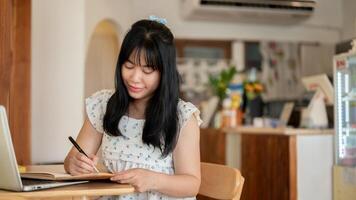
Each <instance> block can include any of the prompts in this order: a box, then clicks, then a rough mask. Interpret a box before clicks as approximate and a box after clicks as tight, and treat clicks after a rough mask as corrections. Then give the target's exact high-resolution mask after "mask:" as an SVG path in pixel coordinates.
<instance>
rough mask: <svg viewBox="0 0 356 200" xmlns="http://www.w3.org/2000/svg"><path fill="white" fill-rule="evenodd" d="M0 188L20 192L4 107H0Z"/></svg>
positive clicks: (18, 174) (20, 186) (19, 179)
mask: <svg viewBox="0 0 356 200" xmlns="http://www.w3.org/2000/svg"><path fill="white" fill-rule="evenodd" d="M0 177H1V178H0V188H1V189H7V190H15V191H22V182H21V178H20V173H19V171H18V167H17V161H16V156H15V152H14V147H13V145H12V140H11V134H10V128H9V123H8V120H7V115H6V110H5V107H4V106H2V105H0Z"/></svg>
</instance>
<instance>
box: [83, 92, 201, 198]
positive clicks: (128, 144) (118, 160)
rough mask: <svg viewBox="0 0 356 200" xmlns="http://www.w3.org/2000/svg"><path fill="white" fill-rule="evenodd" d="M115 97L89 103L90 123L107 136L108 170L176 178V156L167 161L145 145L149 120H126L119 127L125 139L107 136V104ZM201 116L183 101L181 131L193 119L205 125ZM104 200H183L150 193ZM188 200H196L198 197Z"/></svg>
mask: <svg viewBox="0 0 356 200" xmlns="http://www.w3.org/2000/svg"><path fill="white" fill-rule="evenodd" d="M113 93H114V91H113V90H101V91H98V92H96V93H94V94H93V95H92V96H90V97H88V98H87V99H86V112H87V115H88V118H89V121H90V122H91V124H92V125H93V127H94V128H95V129H96V130H97V131H98V132H100V133H103V134H104V135H103V140H102V144H101V148H102V160H103V164H104V165H105V166H106V168H107V170H108V171H110V172H117V171H122V170H127V169H131V168H143V169H149V170H152V171H156V172H161V173H165V174H174V165H173V157H172V153H170V154H169V155H168V156H166V157H165V158H161V151H160V150H159V149H158V148H154V147H153V146H152V145H151V146H148V145H146V144H144V143H143V141H142V130H143V126H144V123H145V120H143V119H134V118H130V117H128V116H123V117H122V118H121V120H120V122H119V125H118V128H119V130H120V132H121V133H122V136H117V137H115V136H110V135H108V134H107V133H105V132H104V130H103V117H104V114H105V111H106V105H107V102H108V100H109V98H110V97H111V96H112V94H113ZM199 114H200V112H199V110H198V109H197V108H196V107H195V106H194V105H193V104H191V103H189V102H184V101H183V100H179V103H178V118H179V126H180V127H183V126H184V125H185V123H186V121H187V120H188V119H189V118H190V117H191V116H192V115H193V116H195V117H196V119H197V120H198V123H199V125H200V124H201V122H202V121H201V119H200V117H199ZM102 199H120V200H135V199H140V200H141V199H142V200H166V199H167V200H170V199H172V200H173V199H179V198H173V197H169V196H166V195H164V194H161V193H159V192H156V191H148V192H143V193H133V194H127V195H120V196H116V197H115V196H111V197H103V198H102ZM181 199H183V198H181ZM184 199H195V197H191V198H184Z"/></svg>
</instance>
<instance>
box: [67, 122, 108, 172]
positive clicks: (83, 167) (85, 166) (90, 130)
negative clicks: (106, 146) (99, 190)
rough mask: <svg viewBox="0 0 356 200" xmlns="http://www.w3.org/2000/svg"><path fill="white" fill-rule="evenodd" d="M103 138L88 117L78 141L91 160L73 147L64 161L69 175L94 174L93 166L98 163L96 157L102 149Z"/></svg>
mask: <svg viewBox="0 0 356 200" xmlns="http://www.w3.org/2000/svg"><path fill="white" fill-rule="evenodd" d="M102 137H103V134H101V133H99V132H98V131H97V130H95V128H94V127H93V126H92V124H91V123H90V121H89V119H88V117H86V118H85V121H84V124H83V127H82V128H81V130H80V132H79V135H78V137H77V139H76V141H77V143H78V144H79V146H80V147H81V148H82V149H83V150H84V152H85V153H86V154H87V155H88V156H89V158H90V159H89V158H87V157H86V156H85V155H83V154H81V153H79V152H78V150H77V149H76V148H74V147H72V148H71V150H70V151H69V153H68V155H67V157H66V158H65V160H64V169H65V170H66V171H67V173H70V174H72V175H77V174H84V173H92V172H94V168H93V165H95V164H96V162H97V157H96V156H95V155H96V153H97V151H98V149H99V147H100V144H101V140H102Z"/></svg>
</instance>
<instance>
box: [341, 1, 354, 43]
mask: <svg viewBox="0 0 356 200" xmlns="http://www.w3.org/2000/svg"><path fill="white" fill-rule="evenodd" d="M355 10H356V1H355V0H343V11H344V12H343V26H342V38H341V39H342V40H348V39H351V38H355V37H356V12H355Z"/></svg>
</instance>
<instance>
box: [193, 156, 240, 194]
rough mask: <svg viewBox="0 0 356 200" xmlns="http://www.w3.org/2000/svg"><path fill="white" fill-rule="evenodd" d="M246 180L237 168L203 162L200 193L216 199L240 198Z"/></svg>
mask: <svg viewBox="0 0 356 200" xmlns="http://www.w3.org/2000/svg"><path fill="white" fill-rule="evenodd" d="M244 180H245V179H244V178H243V177H242V176H241V173H240V171H239V170H237V169H235V168H232V167H228V166H225V165H218V164H212V163H204V162H202V163H201V184H200V188H199V194H200V195H204V196H207V197H210V198H214V199H231V200H239V199H240V197H241V192H242V187H243V184H244Z"/></svg>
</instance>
